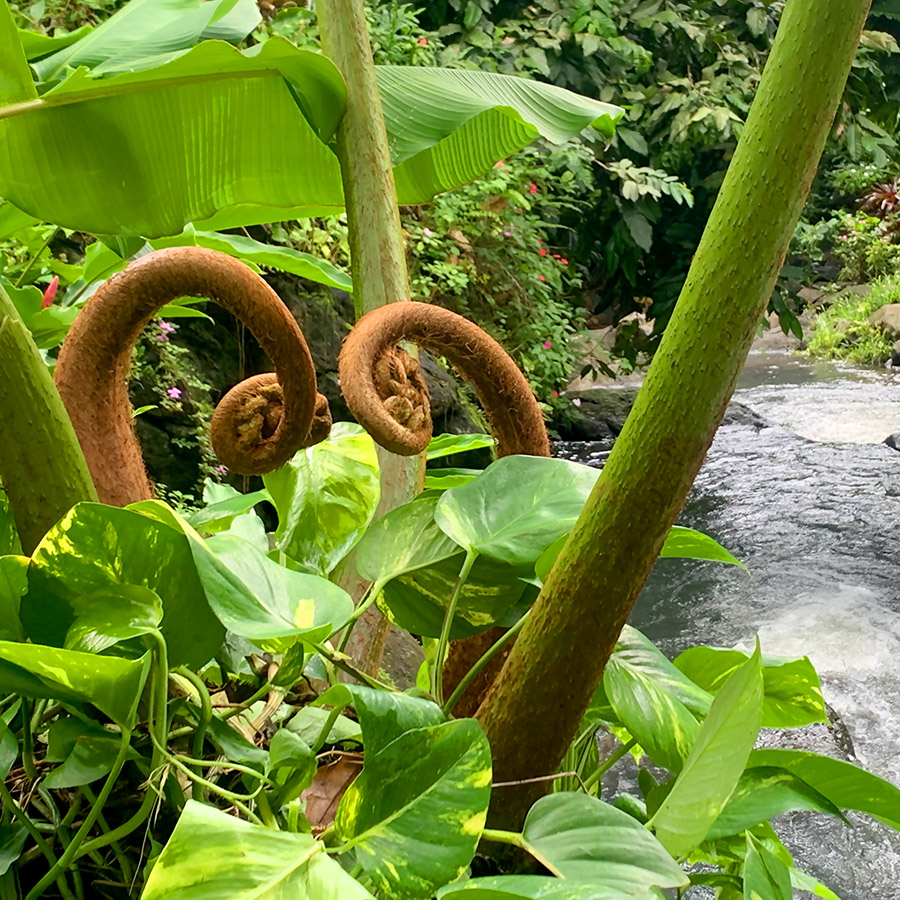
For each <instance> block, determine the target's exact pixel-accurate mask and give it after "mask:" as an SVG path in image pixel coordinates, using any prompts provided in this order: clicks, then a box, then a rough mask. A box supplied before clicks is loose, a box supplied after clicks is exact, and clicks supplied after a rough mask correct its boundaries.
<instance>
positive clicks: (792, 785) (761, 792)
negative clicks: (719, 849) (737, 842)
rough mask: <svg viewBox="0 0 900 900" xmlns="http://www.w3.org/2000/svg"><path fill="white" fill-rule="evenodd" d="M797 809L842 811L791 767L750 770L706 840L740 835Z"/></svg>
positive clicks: (836, 812) (743, 776)
mask: <svg viewBox="0 0 900 900" xmlns="http://www.w3.org/2000/svg"><path fill="white" fill-rule="evenodd" d="M796 809H805V810H812V811H813V812H824V813H829V814H831V815H833V816H840V814H841V811H840V810H839V809H838V808H837V807H836V806H835V805H834V804H833V803H832V802H831V801H830V800H829V799H828V798H827V797H826V796H825V795H824V794H821V793H820V792H819V791H817V790H816V789H815V788H814V787H812V786H810V785H808V784H807V783H806V782H805V781H803V779H802V778H798V777H797V776H796V775H795V774H793V773H792V772H789V771H787V769H777V768H773V767H769V766H761V767H757V768H752V769H747V770H746V771H745V772H744V774H743V775H741V779H740V781H738V783H737V787H736V788H735V789H734V793H733V794H732V795H731V797H730V799H729V800H728V805H727V806H726V807H725V809H723V810H722V813H721V815H720V816H719V818H718V819H716V821H715V823H714V824H713V826H712V828H711V829H710V830H709V833H708V834H707V835H706V839H707V840H709V841H713V840H716V839H717V838H722V837H728V836H729V835H732V834H740V833H741V832H742V831H746V830H747V829H748V828H753V827H754V826H756V825H759V824H760V823H761V822H767V821H768V820H769V819H774V818H775V817H776V816H780V815H781V814H782V813H786V812H790V811H791V810H796Z"/></svg>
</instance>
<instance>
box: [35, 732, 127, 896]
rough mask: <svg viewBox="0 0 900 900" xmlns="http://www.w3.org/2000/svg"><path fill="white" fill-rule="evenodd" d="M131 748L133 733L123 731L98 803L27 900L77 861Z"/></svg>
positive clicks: (41, 890) (91, 809)
mask: <svg viewBox="0 0 900 900" xmlns="http://www.w3.org/2000/svg"><path fill="white" fill-rule="evenodd" d="M130 747H131V732H130V731H123V732H122V740H121V743H120V744H119V752H118V754H117V755H116V759H115V762H114V763H113V767H112V770H111V771H110V773H109V775H108V776H107V777H106V781H105V782H104V784H103V788H102V789H101V791H100V794H99V795H98V797H97V802H96V803H94V804H93V805H92V806H91V808H90V811H89V812H88V814H87V816H85V819H84V821H83V822H82V823H81V827H80V828H79V829H78V831H76V832H75V836H74V837H73V838H72V842H71V843H70V844H69V846H68V847H66V849H65V852H64V853H63V855H62V856H61V857H60V858H59V860H58V862H57V863H56V865H55V866H53V867H52V868H51V869H50V871H49V872H47V874H46V875H44V877H43V878H42V879H41V880H40V881H39V882H38V883H37V884H36V885H35V886H34V887H33V888H32V889H31V890H30V891H29V892H28V893H27V894H26V896H25V900H37V898H38V897H40V896H41V895H42V894H43V893H44V891H46V890H47V888H48V887H50V885H51V884H53V882H54V881H56V879H57V878H59V877H60V876H62V874H63V872H65V870H66V869H67V868H68V867H69V866H70V865H71V864H72V863H73V862H74V861H75V860H76V859H77V853H78V849H79V848H80V847H81V845H82V844H83V843H84V839H85V838H86V837H87V834H88V832H89V831H90V830H91V828H93V827H94V823H95V822H96V821H97V817H98V816H99V815H100V813H101V812H102V811H103V807H104V806H105V805H106V801H107V800H108V799H109V795H110V794H111V793H112V789H113V787H114V786H115V783H116V781H117V779H118V777H119V773H120V772H121V771H122V767H123V766H124V765H125V760H126V759H127V758H128V751H129V749H130Z"/></svg>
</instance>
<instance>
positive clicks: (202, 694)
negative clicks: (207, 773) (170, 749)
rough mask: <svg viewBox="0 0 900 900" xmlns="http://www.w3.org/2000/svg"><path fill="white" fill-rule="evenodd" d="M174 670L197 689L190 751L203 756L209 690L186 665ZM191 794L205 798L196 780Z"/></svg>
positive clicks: (209, 712) (208, 712) (208, 715)
mask: <svg viewBox="0 0 900 900" xmlns="http://www.w3.org/2000/svg"><path fill="white" fill-rule="evenodd" d="M175 671H176V672H177V673H178V674H179V675H180V676H181V677H182V678H184V679H185V680H186V681H188V682H190V683H191V684H192V685H193V686H194V689H195V690H196V691H197V697H198V698H199V704H200V712H199V714H198V717H197V729H196V731H194V740H193V743H192V744H191V752H192V754H193V755H194V756H195V757H199V756H203V743H204V741H205V740H206V730H207V728H209V723H210V722H211V721H212V715H213V712H212V700H211V699H210V696H209V691H208V690H207V689H206V684H205V683H204V681H203V679H202V678H201V677H200V676H199V675H196V674H195V673H194V672H192V671H191V670H190V669H189V668H188V667H187V666H179V667H178V669H176V670H175ZM197 774H198V775H199V774H200V773H199V772H198V773H197ZM191 796H192V797H193V798H194V799H195V800H199V801H202V800H204V799H205V798H204V796H203V786H202V785H201V784H199V783H198V782H196V781H195V782H193V784H192V785H191Z"/></svg>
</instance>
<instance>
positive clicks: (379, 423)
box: [338, 301, 550, 456]
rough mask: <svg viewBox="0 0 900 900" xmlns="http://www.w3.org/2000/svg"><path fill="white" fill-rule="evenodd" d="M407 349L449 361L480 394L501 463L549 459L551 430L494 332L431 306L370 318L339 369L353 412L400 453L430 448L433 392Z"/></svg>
mask: <svg viewBox="0 0 900 900" xmlns="http://www.w3.org/2000/svg"><path fill="white" fill-rule="evenodd" d="M401 341H408V342H410V343H413V344H416V345H417V346H419V347H421V348H423V349H425V350H428V351H430V352H431V353H434V354H435V355H437V356H443V357H445V358H446V359H448V360H449V361H450V362H451V363H452V364H453V366H454V368H456V370H457V371H458V372H459V373H460V375H461V376H462V377H463V378H464V379H465V380H466V381H468V382H469V383H470V384H471V385H472V387H474V389H475V393H476V394H477V395H478V399H479V401H480V402H481V405H482V406H483V407H484V411H485V413H486V415H487V417H488V421H489V422H490V424H491V431H492V432H493V435H494V437H495V438H496V440H497V453H498V455H499V456H509V455H510V454H513V453H527V454H529V455H531V456H549V455H550V442H549V440H548V438H547V429H546V427H545V425H544V417H543V414H542V413H541V410H540V407H539V406H538V404H537V401H536V400H535V399H534V394H532V392H531V387H530V386H529V384H528V382H527V380H526V379H525V376H524V375H523V374H522V373H521V372H520V371H519V369H518V368H517V367H516V364H515V363H514V362H513V361H512V359H511V358H510V357H509V355H508V354H507V353H506V351H505V350H504V349H503V348H502V347H501V346H500V345H499V344H498V343H497V342H496V341H495V340H494V339H493V338H492V337H490V335H488V334H487V332H485V331H483V330H482V329H481V328H479V327H478V326H477V325H475V324H474V323H472V322H470V321H469V320H468V319H465V318H463V317H462V316H459V315H457V314H456V313H453V312H450V310H447V309H443V308H441V307H440V306H432V305H431V304H428V303H415V302H412V301H406V302H403V303H391V304H389V305H388V306H383V307H381V308H379V309H375V310H373V311H372V312H370V313H367V314H366V315H365V316H363V317H362V318H361V319H360V320H359V322H357V323H356V326H355V327H354V328H353V330H352V331H351V332H350V334H349V335H348V336H347V339H346V340H345V341H344V346H343V348H342V349H341V356H340V361H339V365H338V368H339V374H340V378H341V391H342V393H343V395H344V399H345V400H346V401H347V406H348V407H349V408H350V411H351V412H352V413H353V415H354V416H355V417H356V419H357V421H358V422H359V423H360V425H362V426H363V427H364V428H365V429H366V431H368V432H369V434H371V435H372V437H373V438H374V439H375V440H376V441H377V442H378V443H379V444H381V446H382V447H385V448H387V449H388V450H390V451H392V452H393V453H397V454H400V455H403V456H413V455H415V454H417V453H421V452H422V451H423V450H424V449H425V448H426V447H427V446H428V442H429V441H430V440H431V430H432V422H431V409H430V406H429V402H428V388H427V386H426V385H425V381H424V379H423V378H422V375H421V373H420V372H419V367H418V363H416V361H415V360H413V359H411V357H409V355H408V354H407V353H406V352H405V351H403V350H402V349H398V347H397V345H398V344H399V343H400V342H401Z"/></svg>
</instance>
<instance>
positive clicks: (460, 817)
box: [335, 719, 491, 900]
mask: <svg viewBox="0 0 900 900" xmlns="http://www.w3.org/2000/svg"><path fill="white" fill-rule="evenodd" d="M490 792H491V754H490V748H489V746H488V743H487V738H486V737H485V736H484V732H482V730H481V728H480V727H479V726H478V723H477V722H475V721H474V720H473V719H457V720H456V721H453V722H446V723H444V724H443V725H435V726H433V727H431V728H419V729H416V730H415V731H407V732H406V733H405V734H402V735H401V736H400V737H398V738H397V739H396V740H394V741H392V742H391V743H390V744H388V745H387V746H386V747H384V749H382V750H381V752H379V753H376V754H374V755H373V756H369V755H367V756H366V760H365V765H364V766H363V770H362V772H361V773H360V775H359V777H358V778H356V780H355V781H354V782H353V783H352V784H351V785H350V787H349V788H347V792H346V793H345V794H344V796H343V798H342V800H341V803H340V806H339V807H338V811H337V817H336V819H335V828H336V831H337V834H338V836H339V837H340V838H342V839H343V840H345V841H347V843H348V845H349V846H351V847H354V848H356V858H357V860H358V861H359V863H360V864H361V865H362V867H363V868H364V869H365V871H366V873H367V875H368V876H369V878H370V879H371V880H372V883H373V884H374V885H375V886H376V888H377V889H378V890H379V891H382V892H384V893H385V894H387V895H388V896H391V897H397V898H399V900H403V898H414V897H422V898H424V897H430V896H431V894H432V893H433V892H434V890H435V888H437V887H438V886H440V885H442V884H446V883H447V882H450V881H453V880H454V879H455V878H457V877H458V876H459V875H460V874H461V873H462V872H463V870H464V869H465V868H466V866H468V865H469V863H470V862H471V860H472V857H473V855H474V853H475V847H476V845H477V843H478V839H479V837H480V836H481V832H482V829H483V828H484V822H485V817H486V815H487V807H488V801H489V799H490Z"/></svg>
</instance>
